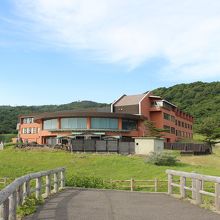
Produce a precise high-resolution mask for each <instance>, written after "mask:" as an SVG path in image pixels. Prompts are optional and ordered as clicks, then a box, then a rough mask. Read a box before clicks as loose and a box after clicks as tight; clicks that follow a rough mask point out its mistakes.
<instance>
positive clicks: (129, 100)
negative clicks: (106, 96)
mask: <svg viewBox="0 0 220 220" xmlns="http://www.w3.org/2000/svg"><path fill="white" fill-rule="evenodd" d="M145 95H146V93H144V94H139V95H124V96H123V97H121V98H120V99H119V100H118V101H116V102H115V104H114V106H125V105H138V104H139V102H140V101H141V100H142V99H143V98H144V96H145Z"/></svg>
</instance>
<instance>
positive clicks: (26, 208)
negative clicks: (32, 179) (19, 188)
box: [17, 196, 44, 217]
mask: <svg viewBox="0 0 220 220" xmlns="http://www.w3.org/2000/svg"><path fill="white" fill-rule="evenodd" d="M43 202H44V201H43V199H36V198H35V197H34V196H30V197H28V198H26V199H25V202H24V203H23V204H22V205H21V206H19V207H18V209H17V213H18V215H19V216H20V217H24V216H27V215H30V214H32V213H34V212H36V211H37V206H39V205H42V204H43Z"/></svg>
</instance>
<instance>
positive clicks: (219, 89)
mask: <svg viewBox="0 0 220 220" xmlns="http://www.w3.org/2000/svg"><path fill="white" fill-rule="evenodd" d="M153 93H154V94H155V95H160V96H161V97H163V98H164V99H167V100H168V101H170V102H172V103H174V104H175V105H177V106H178V107H179V108H181V109H182V110H183V111H185V112H187V113H189V114H191V115H193V116H194V118H195V123H196V124H199V123H201V121H202V120H203V119H204V118H206V117H212V118H215V119H216V120H217V118H218V119H219V118H220V82H211V83H204V82H195V83H190V84H179V85H175V86H172V87H169V88H165V87H162V88H158V89H156V90H154V91H153ZM195 128H196V126H195Z"/></svg>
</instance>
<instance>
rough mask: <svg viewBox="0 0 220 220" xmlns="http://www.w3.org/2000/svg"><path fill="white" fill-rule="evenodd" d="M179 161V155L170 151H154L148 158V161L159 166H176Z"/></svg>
mask: <svg viewBox="0 0 220 220" xmlns="http://www.w3.org/2000/svg"><path fill="white" fill-rule="evenodd" d="M177 161H178V160H177V157H176V156H175V155H173V154H172V153H168V152H152V153H150V155H149V156H147V159H146V162H147V163H150V164H154V165H157V166H174V165H176V163H177Z"/></svg>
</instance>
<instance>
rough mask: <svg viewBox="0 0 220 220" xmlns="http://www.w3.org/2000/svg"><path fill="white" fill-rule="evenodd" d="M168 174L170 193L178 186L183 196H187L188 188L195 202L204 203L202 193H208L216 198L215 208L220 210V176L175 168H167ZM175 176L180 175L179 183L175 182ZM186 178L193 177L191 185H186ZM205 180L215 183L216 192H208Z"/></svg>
mask: <svg viewBox="0 0 220 220" xmlns="http://www.w3.org/2000/svg"><path fill="white" fill-rule="evenodd" d="M166 173H167V174H168V194H170V195H171V194H172V193H173V188H174V187H178V188H179V189H180V196H181V198H185V197H186V190H189V191H191V192H192V199H193V200H194V201H195V204H197V205H200V204H202V195H207V196H211V197H214V198H215V208H216V210H217V211H220V177H217V176H207V175H202V174H197V173H193V172H192V173H188V172H182V171H175V170H166ZM174 176H178V177H180V180H179V184H177V183H174V181H173V178H174ZM186 178H189V179H191V186H187V185H186ZM204 182H212V183H214V185H215V186H214V192H208V191H205V190H204Z"/></svg>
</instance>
